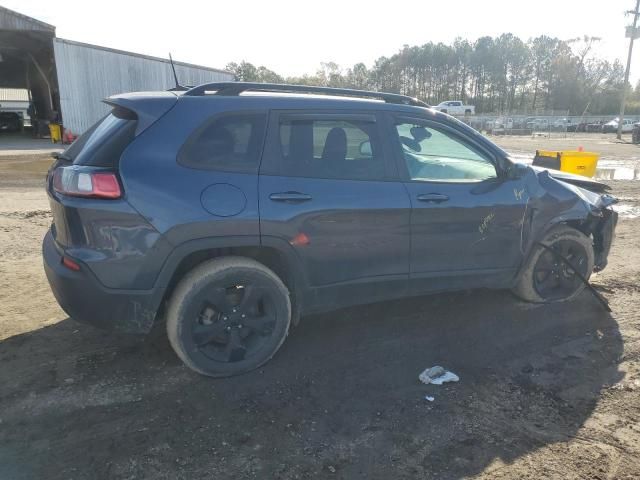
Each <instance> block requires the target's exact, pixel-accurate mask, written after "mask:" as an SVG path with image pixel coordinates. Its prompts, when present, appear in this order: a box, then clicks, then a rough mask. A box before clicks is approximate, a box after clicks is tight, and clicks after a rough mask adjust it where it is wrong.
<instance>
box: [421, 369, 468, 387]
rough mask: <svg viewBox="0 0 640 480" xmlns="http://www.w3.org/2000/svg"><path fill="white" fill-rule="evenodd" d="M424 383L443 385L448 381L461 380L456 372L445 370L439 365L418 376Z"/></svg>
mask: <svg viewBox="0 0 640 480" xmlns="http://www.w3.org/2000/svg"><path fill="white" fill-rule="evenodd" d="M418 378H419V379H420V381H421V382H422V383H425V384H430V383H432V384H433V385H442V384H443V383H446V382H457V381H458V380H460V377H458V376H457V375H456V374H455V373H453V372H450V371H448V370H445V369H444V368H442V367H441V366H439V365H436V366H435V367H431V368H427V369H426V370H425V371H424V372H422V373H421V374H420V376H419V377H418Z"/></svg>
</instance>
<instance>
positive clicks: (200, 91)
mask: <svg viewBox="0 0 640 480" xmlns="http://www.w3.org/2000/svg"><path fill="white" fill-rule="evenodd" d="M246 91H253V92H288V93H319V94H324V95H335V96H340V97H360V98H375V99H378V100H383V101H385V102H387V103H395V104H400V105H412V106H416V107H429V105H427V104H426V103H425V102H423V101H421V100H418V99H417V98H413V97H408V96H406V95H400V94H397V93H384V92H371V91H368V90H353V89H350V88H331V87H314V86H307V85H282V84H279V83H253V82H214V83H205V84H203V85H198V86H197V87H195V88H192V89H190V90H188V91H186V92H185V93H184V95H186V96H191V97H196V96H200V95H205V94H206V93H207V92H215V93H214V95H221V96H237V95H240V94H241V93H242V92H246Z"/></svg>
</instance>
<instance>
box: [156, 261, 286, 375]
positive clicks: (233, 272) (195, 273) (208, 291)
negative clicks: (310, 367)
mask: <svg viewBox="0 0 640 480" xmlns="http://www.w3.org/2000/svg"><path fill="white" fill-rule="evenodd" d="M290 324H291V301H290V299H289V291H288V290H287V287H286V286H285V285H284V283H282V281H281V280H280V278H279V277H278V276H277V275H276V274H275V273H274V272H273V271H271V270H270V269H268V268H267V267H265V266H264V265H262V264H261V263H259V262H257V261H255V260H252V259H250V258H244V257H223V258H216V259H213V260H210V261H207V262H205V263H203V264H201V265H199V266H197V267H196V268H194V269H193V270H192V271H190V272H189V273H188V274H187V275H186V276H185V277H184V278H183V279H182V280H181V281H180V283H179V284H178V285H177V286H176V289H175V290H174V292H173V294H172V295H171V299H170V301H169V308H168V310H167V335H168V337H169V342H170V343H171V346H172V347H173V349H174V350H175V352H176V354H177V355H178V357H180V359H181V360H182V361H183V362H184V363H185V364H186V365H187V366H188V367H189V368H191V369H192V370H194V371H196V372H198V373H200V374H202V375H208V376H211V377H228V376H232V375H238V374H241V373H245V372H249V371H251V370H254V369H256V368H258V367H260V366H261V365H263V364H264V363H266V362H267V361H268V360H269V359H271V357H273V355H275V353H276V352H277V351H278V349H279V348H280V346H281V345H282V343H283V342H284V340H285V338H286V337H287V334H288V332H289V326H290Z"/></svg>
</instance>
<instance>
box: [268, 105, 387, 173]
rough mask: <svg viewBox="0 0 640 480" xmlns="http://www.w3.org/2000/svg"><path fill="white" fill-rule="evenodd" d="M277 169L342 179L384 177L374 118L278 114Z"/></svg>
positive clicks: (284, 171)
mask: <svg viewBox="0 0 640 480" xmlns="http://www.w3.org/2000/svg"><path fill="white" fill-rule="evenodd" d="M279 144H280V145H279V147H280V156H281V161H280V163H281V167H280V173H281V174H282V175H287V176H299V177H312V178H331V179H344V180H379V179H384V178H385V165H384V157H383V155H382V149H381V147H380V142H379V139H378V134H377V126H376V123H375V122H374V121H363V120H358V119H350V118H341V117H340V116H336V117H335V118H333V119H332V118H327V116H326V115H323V116H321V117H319V118H317V119H314V118H301V119H297V118H295V116H294V117H293V118H287V116H283V117H281V120H280V125H279Z"/></svg>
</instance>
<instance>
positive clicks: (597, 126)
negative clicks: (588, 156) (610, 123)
mask: <svg viewBox="0 0 640 480" xmlns="http://www.w3.org/2000/svg"><path fill="white" fill-rule="evenodd" d="M602 127H603V122H601V121H599V122H592V123H587V125H586V126H585V130H584V131H585V132H587V133H602Z"/></svg>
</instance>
